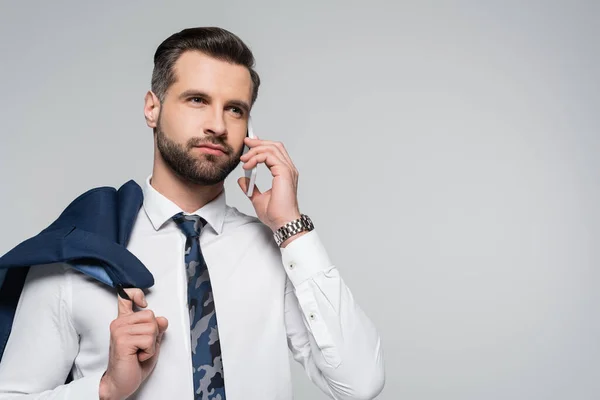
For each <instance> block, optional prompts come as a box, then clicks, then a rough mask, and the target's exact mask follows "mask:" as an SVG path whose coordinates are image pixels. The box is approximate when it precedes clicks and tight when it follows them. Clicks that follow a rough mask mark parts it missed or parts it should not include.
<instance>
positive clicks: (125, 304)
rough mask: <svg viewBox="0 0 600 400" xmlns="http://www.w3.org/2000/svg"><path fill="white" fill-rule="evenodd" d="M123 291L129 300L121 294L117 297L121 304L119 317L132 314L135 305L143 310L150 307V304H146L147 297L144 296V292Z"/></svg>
mask: <svg viewBox="0 0 600 400" xmlns="http://www.w3.org/2000/svg"><path fill="white" fill-rule="evenodd" d="M121 290H123V291H124V292H125V294H126V295H127V297H128V298H125V297H123V296H122V295H121V294H119V296H117V298H118V302H119V305H118V307H119V308H118V310H119V317H120V316H123V315H127V314H132V313H133V305H134V304H135V305H136V306H138V307H141V308H144V307H146V306H147V305H148V303H147V302H146V296H144V292H143V291H142V290H141V289H121Z"/></svg>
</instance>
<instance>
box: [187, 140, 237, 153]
mask: <svg viewBox="0 0 600 400" xmlns="http://www.w3.org/2000/svg"><path fill="white" fill-rule="evenodd" d="M205 144H212V145H215V146H221V147H222V148H223V149H224V151H225V154H232V153H233V147H231V146H230V145H229V144H228V143H227V142H226V141H225V140H224V139H221V138H219V137H214V136H207V137H205V138H199V137H194V138H191V139H190V140H188V142H187V149H188V150H191V149H193V148H194V147H199V146H202V145H205Z"/></svg>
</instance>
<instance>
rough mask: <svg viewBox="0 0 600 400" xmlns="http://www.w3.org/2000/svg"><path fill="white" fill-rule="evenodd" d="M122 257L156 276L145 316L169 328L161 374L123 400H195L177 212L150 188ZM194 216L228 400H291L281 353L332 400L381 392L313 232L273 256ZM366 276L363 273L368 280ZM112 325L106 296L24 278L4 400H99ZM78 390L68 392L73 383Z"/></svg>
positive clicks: (355, 315) (374, 365) (262, 245)
mask: <svg viewBox="0 0 600 400" xmlns="http://www.w3.org/2000/svg"><path fill="white" fill-rule="evenodd" d="M143 191H144V203H143V207H142V208H141V209H140V212H139V214H138V217H137V219H136V222H135V225H134V227H133V231H132V234H131V239H130V242H129V244H128V246H127V248H128V249H129V250H130V251H131V252H132V253H133V254H135V255H136V256H137V257H138V258H139V259H140V260H141V261H142V262H143V263H144V264H145V265H146V267H147V268H148V269H149V271H150V272H151V273H152V274H153V276H154V280H155V284H154V286H153V287H152V288H151V289H150V290H149V291H148V293H147V296H146V299H147V301H148V307H147V308H148V309H151V310H152V311H154V313H155V314H156V315H157V316H164V317H166V318H167V319H168V320H169V327H168V329H167V331H166V333H165V336H164V338H163V342H162V346H161V352H160V355H159V359H158V363H157V365H156V368H155V369H154V371H153V372H152V374H151V375H150V376H149V377H148V379H147V380H146V381H145V382H144V383H143V384H142V386H141V387H140V388H139V390H138V391H137V392H136V393H135V394H134V395H133V396H131V397H130V399H139V400H154V399H156V400H159V399H160V400H164V399H177V400H186V399H193V382H192V364H191V351H190V322H189V313H188V307H187V284H186V272H185V266H184V246H185V237H184V235H183V233H182V232H181V231H180V230H179V228H178V227H177V226H176V224H175V223H174V222H173V221H172V220H171V217H172V216H173V215H175V214H177V213H179V212H181V211H182V210H181V209H180V208H179V207H178V206H177V205H175V204H174V203H173V202H171V201H170V200H169V199H167V198H166V197H164V196H163V195H161V194H160V193H159V192H158V191H156V190H155V189H154V188H153V187H152V186H151V184H150V177H148V178H147V179H146V182H145V184H144V185H143ZM195 214H197V215H200V216H201V217H203V218H204V219H205V220H206V221H207V222H208V224H207V226H206V227H205V228H204V229H203V230H202V233H201V236H200V246H201V249H202V253H203V255H204V258H205V260H206V263H207V265H208V269H209V273H210V279H211V283H212V288H213V296H214V300H215V308H216V313H217V318H218V324H219V336H220V341H221V351H222V360H223V369H224V379H225V391H226V394H227V400H252V399H257V400H258V399H260V400H275V399H278V400H287V399H292V388H291V377H290V365H289V362H290V361H289V353H288V349H289V350H291V353H292V356H293V358H294V359H295V360H296V361H298V362H300V363H301V364H302V365H303V367H304V369H305V371H306V373H307V375H308V377H309V378H310V380H311V381H313V382H314V383H315V384H316V385H317V386H318V387H320V388H321V389H322V390H323V391H324V392H325V393H327V394H328V395H329V396H330V397H332V398H334V399H372V398H374V397H375V396H376V395H377V394H378V393H379V392H380V391H381V389H382V387H383V383H384V368H383V359H382V354H381V344H380V338H379V335H378V333H377V331H376V329H375V327H374V326H373V324H372V322H371V321H370V320H369V319H368V318H367V316H366V315H365V314H364V313H363V311H361V309H360V308H359V307H358V306H357V304H356V303H355V301H354V299H353V297H352V294H351V292H350V290H349V289H348V287H347V286H346V285H345V284H344V281H343V280H342V278H341V277H340V273H339V271H338V269H337V268H336V267H335V266H334V265H333V264H332V263H331V261H330V259H329V257H328V255H327V252H326V251H325V249H324V248H323V245H322V244H321V242H320V240H319V237H318V235H317V231H316V230H314V231H312V232H309V233H307V234H305V235H303V236H301V237H299V238H297V239H296V240H294V241H293V242H291V243H290V244H289V245H288V246H287V247H286V248H283V249H279V247H278V246H277V245H276V243H275V241H274V239H273V236H272V232H271V230H270V229H269V228H268V227H266V226H265V225H263V224H262V223H260V221H259V220H258V219H256V218H254V217H250V216H247V215H244V214H242V213H241V212H239V211H238V210H237V209H235V208H233V207H230V206H228V205H227V204H226V202H225V194H224V193H222V194H221V195H220V196H219V197H218V198H216V199H215V200H214V201H212V202H211V203H209V204H207V205H206V206H204V207H202V208H201V209H200V210H198V211H197V212H196V213H195ZM365 273H366V272H365ZM116 317H117V297H116V293H115V291H114V290H112V289H111V288H110V287H108V286H106V285H104V284H102V283H100V282H98V281H96V280H94V279H93V278H90V277H88V276H87V275H84V274H82V273H80V272H77V271H76V270H74V269H72V268H70V267H69V266H67V265H65V264H50V265H45V266H36V267H34V268H32V269H31V270H30V273H29V275H28V278H27V281H26V284H25V287H24V289H23V293H22V295H21V298H20V301H19V304H18V308H17V313H16V316H15V320H14V324H13V329H12V333H11V336H10V338H9V340H8V343H7V346H6V349H5V351H4V356H3V359H2V362H1V363H0V399H69V400H82V399H98V397H99V396H98V389H99V382H100V379H101V376H102V374H103V373H104V371H105V370H106V367H107V364H108V355H109V341H110V332H109V325H110V323H111V321H112V320H114V319H115V318H116ZM70 371H71V372H72V373H73V377H74V381H73V382H71V383H69V384H67V385H65V384H64V382H65V379H66V377H67V375H68V374H69V372H70Z"/></svg>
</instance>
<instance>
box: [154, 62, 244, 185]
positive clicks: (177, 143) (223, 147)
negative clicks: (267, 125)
mask: <svg viewBox="0 0 600 400" xmlns="http://www.w3.org/2000/svg"><path fill="white" fill-rule="evenodd" d="M174 71H175V77H176V81H175V83H174V84H172V85H171V87H169V89H168V90H167V94H166V96H165V98H164V101H163V103H162V105H161V108H160V114H159V117H158V122H157V127H156V144H157V148H158V151H159V152H160V154H161V155H162V157H163V159H164V160H165V162H166V164H167V165H168V166H169V167H170V168H171V169H173V171H175V173H176V174H177V175H179V176H180V177H181V178H183V179H185V180H187V181H189V182H191V183H195V184H199V185H214V184H216V183H219V182H222V181H223V180H225V178H226V177H227V176H228V175H229V174H230V173H231V172H232V171H233V170H234V169H235V167H236V166H237V164H238V163H239V162H240V156H241V154H242V152H243V147H244V137H245V136H246V129H247V122H248V114H249V111H250V102H251V98H252V80H251V78H250V73H249V71H248V69H247V68H246V67H244V66H241V65H234V64H230V63H228V62H225V61H220V60H217V59H214V58H211V57H209V56H207V55H205V54H203V53H200V52H196V51H188V52H185V53H183V54H182V55H181V57H180V58H179V59H178V60H177V62H176V63H175V67H174Z"/></svg>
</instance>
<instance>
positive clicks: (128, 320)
mask: <svg viewBox="0 0 600 400" xmlns="http://www.w3.org/2000/svg"><path fill="white" fill-rule="evenodd" d="M155 320H156V317H155V316H154V312H153V311H152V310H143V311H139V312H131V313H129V314H125V315H120V316H119V317H118V318H117V319H115V320H114V321H113V322H112V323H111V331H113V334H114V335H118V334H121V329H125V332H127V327H128V326H129V325H134V324H146V323H156V321H155Z"/></svg>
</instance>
